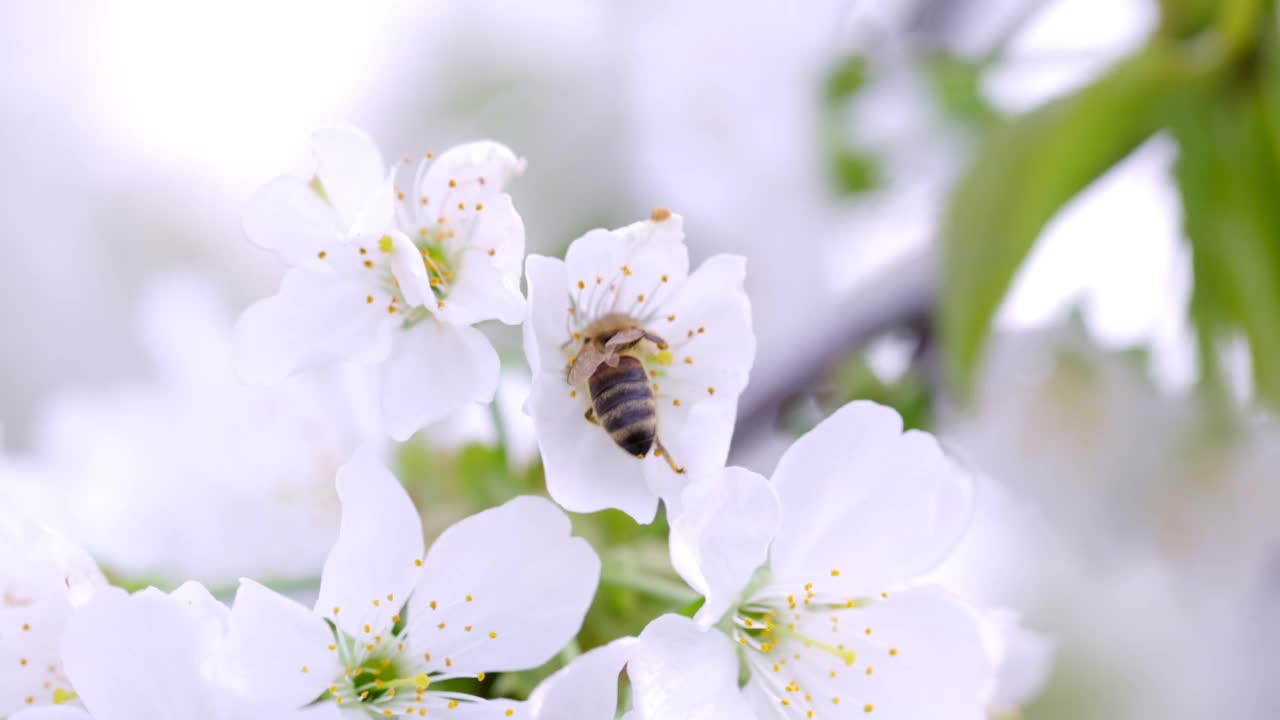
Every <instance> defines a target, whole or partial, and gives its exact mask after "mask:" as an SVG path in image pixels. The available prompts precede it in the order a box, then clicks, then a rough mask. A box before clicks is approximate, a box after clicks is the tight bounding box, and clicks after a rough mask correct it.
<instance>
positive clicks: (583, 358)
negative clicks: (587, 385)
mask: <svg viewBox="0 0 1280 720" xmlns="http://www.w3.org/2000/svg"><path fill="white" fill-rule="evenodd" d="M606 359H608V354H607V353H603V352H600V351H599V350H598V349H596V345H595V343H593V342H586V343H583V344H582V349H581V350H579V351H578V356H577V357H575V358H574V359H573V364H572V365H570V366H569V372H568V373H567V374H566V376H565V379H566V380H567V381H568V383H569V384H570V385H581V384H582V383H584V382H586V381H587V380H588V379H589V378H590V377H591V373H594V372H595V371H596V368H598V367H600V364H601V363H603V362H604V361H605V360H606Z"/></svg>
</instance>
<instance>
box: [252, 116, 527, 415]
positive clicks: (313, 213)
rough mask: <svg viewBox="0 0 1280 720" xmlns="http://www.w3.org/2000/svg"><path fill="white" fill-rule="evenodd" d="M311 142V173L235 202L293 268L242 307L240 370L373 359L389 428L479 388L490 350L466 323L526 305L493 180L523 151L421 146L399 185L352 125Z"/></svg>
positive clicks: (509, 218) (273, 374) (513, 242)
mask: <svg viewBox="0 0 1280 720" xmlns="http://www.w3.org/2000/svg"><path fill="white" fill-rule="evenodd" d="M314 144H315V154H316V171H315V177H314V178H313V179H312V180H311V182H307V181H305V180H302V179H300V178H295V177H281V178H278V179H276V180H275V181H273V182H271V183H270V184H268V185H267V186H266V187H264V188H262V190H260V191H259V192H258V194H257V195H256V196H255V197H254V199H253V200H252V201H251V202H250V205H249V209H248V210H247V212H246V214H245V221H244V224H245V232H246V234H247V235H248V236H249V238H250V239H251V240H253V241H254V242H255V243H257V244H259V245H262V246H263V247H265V248H268V249H271V250H274V251H275V252H276V253H277V254H278V255H280V257H281V258H282V259H283V260H285V262H287V263H289V264H290V265H292V266H293V268H294V269H292V270H290V271H289V273H288V274H287V275H285V278H284V281H283V282H282V283H281V286H280V292H279V293H278V294H277V295H275V296H274V297H271V298H267V299H265V300H262V301H260V302H258V303H256V304H255V305H253V306H252V307H250V308H249V309H248V310H246V311H245V313H244V315H243V316H242V317H241V319H240V323H239V325H238V327H237V333H238V336H239V337H238V343H239V348H238V350H239V363H240V367H241V370H242V372H243V374H244V375H245V377H246V378H247V379H249V380H252V381H256V382H274V381H278V380H280V379H282V378H284V377H285V376H287V375H290V374H292V373H293V372H295V371H297V370H301V369H307V368H313V367H318V366H323V365H328V364H331V363H333V362H335V361H339V360H360V361H364V362H377V363H382V367H381V390H380V393H381V406H382V414H383V420H384V422H385V424H386V427H387V430H388V432H389V433H390V434H391V435H392V436H393V437H394V438H396V439H397V440H404V439H407V438H408V437H409V436H410V435H412V434H413V433H414V432H415V431H417V430H418V429H419V428H421V427H422V426H424V425H426V424H427V423H429V422H431V421H433V420H437V419H439V418H442V417H444V416H445V415H447V414H449V413H450V412H452V411H454V410H457V409H459V408H461V407H462V406H464V405H466V404H467V403H468V402H472V401H477V402H488V401H489V400H491V399H492V398H493V394H494V390H495V388H496V386H497V382H498V355H497V353H496V352H495V351H494V349H493V346H492V345H490V344H489V341H488V340H487V339H486V338H485V336H484V334H483V333H481V332H480V331H479V330H476V329H475V328H473V327H471V326H472V325H473V324H475V323H478V322H481V321H484V320H492V319H497V320H501V321H502V322H504V323H507V324H512V325H514V324H517V323H519V322H520V320H521V318H522V317H523V314H524V298H523V296H521V294H520V263H521V260H522V258H523V257H524V224H523V222H522V221H521V219H520V216H519V215H518V214H517V213H516V211H515V208H514V207H513V206H512V204H511V197H510V196H508V195H507V194H505V193H504V192H503V188H504V187H505V186H506V184H507V183H508V182H509V181H510V180H511V179H512V178H514V177H515V176H517V175H519V174H520V173H521V172H522V171H523V169H524V161H523V160H520V159H519V158H517V157H516V156H515V154H514V153H512V152H511V150H510V149H509V148H507V147H505V146H503V145H499V144H497V143H492V142H477V143H470V144H466V145H459V146H457V147H455V148H452V149H451V150H449V151H448V152H445V153H444V154H442V155H441V156H440V157H439V158H438V159H435V160H434V162H432V161H431V159H432V156H431V154H428V156H427V159H424V160H423V161H422V162H421V164H420V165H419V166H418V168H417V170H416V172H415V173H414V176H413V183H412V188H411V189H410V191H409V192H407V193H406V192H403V191H397V190H396V189H395V186H394V181H395V176H396V175H397V173H398V171H399V169H400V167H401V166H400V165H397V166H395V167H393V168H392V169H391V171H390V173H388V171H387V169H386V166H385V165H384V164H383V160H382V155H381V153H379V151H378V148H377V146H376V145H374V143H373V141H372V140H370V139H369V138H368V136H366V135H365V134H364V133H362V132H360V131H359V130H355V129H353V128H334V129H330V130H325V131H322V132H319V133H317V134H316V136H315V143H314ZM405 164H407V159H406V163H405Z"/></svg>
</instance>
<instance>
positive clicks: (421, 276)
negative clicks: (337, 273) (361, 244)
mask: <svg viewBox="0 0 1280 720" xmlns="http://www.w3.org/2000/svg"><path fill="white" fill-rule="evenodd" d="M375 242H376V243H377V247H378V250H379V252H382V253H386V254H387V255H389V256H390V261H391V273H392V275H394V276H395V280H396V285H397V286H399V288H400V294H401V295H403V296H404V300H405V302H406V303H408V304H409V306H410V307H420V306H423V305H427V304H430V306H432V307H434V306H435V300H436V297H435V295H434V294H433V293H432V292H431V278H430V276H428V275H427V265H426V263H424V262H423V261H422V255H421V253H419V252H418V248H417V246H416V245H414V244H413V242H412V241H411V240H409V238H407V237H405V235H404V233H401V232H389V233H385V234H383V235H381V236H379V237H378V238H377V239H376V241H375Z"/></svg>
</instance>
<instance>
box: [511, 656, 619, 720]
mask: <svg viewBox="0 0 1280 720" xmlns="http://www.w3.org/2000/svg"><path fill="white" fill-rule="evenodd" d="M635 643H636V639H635V638H632V637H624V638H619V639H617V640H614V641H613V642H611V643H609V644H608V645H603V646H601V647H598V648H595V649H593V650H589V651H587V652H585V653H583V654H582V655H580V656H579V657H577V658H574V659H573V661H572V662H570V663H569V664H568V665H567V666H565V667H564V668H561V669H560V670H558V671H556V672H555V673H554V674H553V675H551V677H548V678H547V679H546V680H543V681H542V682H541V683H540V684H539V685H538V687H537V688H535V689H534V691H533V692H532V693H531V694H530V695H529V699H528V701H526V702H523V703H518V702H511V701H507V700H495V701H493V702H491V703H490V706H491V707H494V709H495V710H497V709H501V710H502V715H501V716H500V715H497V714H496V713H494V714H491V716H492V717H503V716H505V717H508V718H511V719H512V720H613V719H614V717H616V716H617V713H618V674H619V673H620V672H622V668H623V666H625V665H626V664H627V661H628V660H630V659H631V652H632V650H633V649H634V648H635Z"/></svg>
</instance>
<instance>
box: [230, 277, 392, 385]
mask: <svg viewBox="0 0 1280 720" xmlns="http://www.w3.org/2000/svg"><path fill="white" fill-rule="evenodd" d="M373 292H374V289H373V287H372V286H371V285H370V284H369V280H367V279H365V278H363V277H361V276H359V275H350V274H344V273H313V272H310V271H307V270H291V271H289V273H287V274H286V275H285V277H284V281H283V282H282V283H281V284H280V292H279V293H278V294H276V295H275V296H273V297H269V298H266V299H263V300H259V301H258V302H256V303H254V304H253V305H251V306H249V308H248V309H247V310H245V311H244V313H243V314H242V315H241V316H240V319H239V321H238V322H237V323H236V327H235V351H236V366H237V368H238V370H239V371H240V374H241V376H242V377H243V378H244V379H245V380H246V381H248V382H252V383H274V382H278V381H280V380H282V379H284V378H285V377H287V376H289V375H291V374H293V373H294V372H296V371H298V370H303V369H311V368H317V367H322V366H325V365H328V364H331V363H334V362H337V361H339V360H345V359H377V358H378V357H379V356H380V355H383V354H385V352H386V346H387V342H388V337H389V331H390V327H389V322H390V319H389V318H388V313H387V312H386V303H385V302H374V303H368V302H366V298H367V297H369V296H370V295H371V294H372V293H373Z"/></svg>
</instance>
